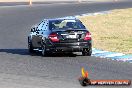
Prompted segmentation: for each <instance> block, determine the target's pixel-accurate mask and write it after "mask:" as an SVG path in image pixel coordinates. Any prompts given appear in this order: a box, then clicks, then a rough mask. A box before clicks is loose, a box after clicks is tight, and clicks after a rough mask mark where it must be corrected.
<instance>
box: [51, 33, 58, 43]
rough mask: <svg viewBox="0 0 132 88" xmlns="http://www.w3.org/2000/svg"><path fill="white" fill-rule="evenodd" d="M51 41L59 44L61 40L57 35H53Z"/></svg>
mask: <svg viewBox="0 0 132 88" xmlns="http://www.w3.org/2000/svg"><path fill="white" fill-rule="evenodd" d="M49 39H50V40H51V41H52V42H59V39H58V35H57V34H56V33H51V34H50V35H49Z"/></svg>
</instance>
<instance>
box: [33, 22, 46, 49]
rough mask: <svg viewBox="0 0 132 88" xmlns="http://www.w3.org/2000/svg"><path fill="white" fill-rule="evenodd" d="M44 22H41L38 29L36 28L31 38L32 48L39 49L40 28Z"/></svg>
mask: <svg viewBox="0 0 132 88" xmlns="http://www.w3.org/2000/svg"><path fill="white" fill-rule="evenodd" d="M43 24H44V22H43V21H42V22H41V23H40V24H39V25H38V27H37V28H36V31H35V35H33V36H32V44H33V47H34V48H40V47H41V39H42V33H41V32H42V27H43Z"/></svg>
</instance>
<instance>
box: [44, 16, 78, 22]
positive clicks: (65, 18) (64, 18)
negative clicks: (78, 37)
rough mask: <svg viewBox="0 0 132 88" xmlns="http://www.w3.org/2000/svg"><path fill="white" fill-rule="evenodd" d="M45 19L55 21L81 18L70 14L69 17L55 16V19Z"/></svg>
mask: <svg viewBox="0 0 132 88" xmlns="http://www.w3.org/2000/svg"><path fill="white" fill-rule="evenodd" d="M44 20H47V21H54V20H79V19H77V18H76V17H72V16H69V17H62V18H54V19H44Z"/></svg>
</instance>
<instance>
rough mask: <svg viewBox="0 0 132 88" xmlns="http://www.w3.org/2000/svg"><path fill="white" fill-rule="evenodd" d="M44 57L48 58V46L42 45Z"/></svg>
mask: <svg viewBox="0 0 132 88" xmlns="http://www.w3.org/2000/svg"><path fill="white" fill-rule="evenodd" d="M42 56H47V51H46V45H42Z"/></svg>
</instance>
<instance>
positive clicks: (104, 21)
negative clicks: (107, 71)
mask: <svg viewBox="0 0 132 88" xmlns="http://www.w3.org/2000/svg"><path fill="white" fill-rule="evenodd" d="M79 19H80V20H81V21H82V22H83V23H84V25H85V26H86V27H87V28H88V29H89V30H90V32H91V33H92V38H93V47H95V48H98V49H103V50H108V51H114V52H122V53H126V54H132V8H130V9H120V10H113V11H112V12H111V13H110V14H104V15H96V16H83V17H79Z"/></svg>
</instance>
